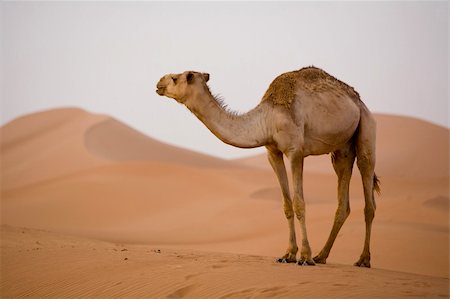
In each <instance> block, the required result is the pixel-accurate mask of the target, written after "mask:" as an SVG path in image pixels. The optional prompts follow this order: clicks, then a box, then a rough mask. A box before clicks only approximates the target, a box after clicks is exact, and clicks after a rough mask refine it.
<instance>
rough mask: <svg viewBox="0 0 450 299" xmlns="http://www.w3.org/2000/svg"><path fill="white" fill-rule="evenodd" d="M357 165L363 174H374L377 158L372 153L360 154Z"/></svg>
mask: <svg viewBox="0 0 450 299" xmlns="http://www.w3.org/2000/svg"><path fill="white" fill-rule="evenodd" d="M356 165H358V168H359V170H360V171H361V173H364V172H366V171H369V172H373V170H374V169H375V157H374V155H372V154H371V153H360V154H358V159H357V160H356Z"/></svg>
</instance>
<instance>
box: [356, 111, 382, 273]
mask: <svg viewBox="0 0 450 299" xmlns="http://www.w3.org/2000/svg"><path fill="white" fill-rule="evenodd" d="M375 134H376V124H375V120H374V119H373V118H372V116H371V115H370V113H369V112H368V111H365V110H363V111H362V113H361V121H360V125H359V132H358V135H357V138H356V156H357V165H358V168H359V171H360V172H361V178H362V183H363V187H364V200H365V207H364V216H365V221H366V237H365V241H364V249H363V252H362V254H361V257H360V258H359V260H358V261H357V262H356V263H355V266H359V267H368V268H370V235H371V231H372V221H373V218H374V217H375V209H376V205H375V197H374V189H375V190H376V189H378V179H377V178H376V175H375Z"/></svg>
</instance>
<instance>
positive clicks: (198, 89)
mask: <svg viewBox="0 0 450 299" xmlns="http://www.w3.org/2000/svg"><path fill="white" fill-rule="evenodd" d="M208 80H209V74H207V73H202V72H195V71H186V72H183V73H181V74H168V75H165V76H163V77H162V78H161V79H160V80H159V82H158V83H157V90H156V92H157V93H158V94H159V95H161V96H166V97H169V98H172V99H175V100H176V101H177V102H178V103H181V104H183V105H185V106H186V107H187V108H188V109H189V110H190V111H191V112H192V113H193V114H194V115H195V116H196V117H197V118H198V119H199V120H200V121H201V122H203V124H204V125H205V126H206V127H207V128H208V129H209V130H210V131H211V132H212V133H213V134H214V135H215V136H216V137H218V138H219V139H220V140H222V141H223V142H224V143H227V144H229V145H232V146H235V147H239V148H255V147H261V146H265V147H266V149H267V156H268V160H269V162H270V164H271V166H272V168H273V170H274V172H275V175H276V177H277V179H278V182H279V185H280V187H281V193H282V198H283V208H284V214H285V216H286V219H287V222H288V226H289V243H288V247H287V250H286V253H285V254H284V255H283V256H282V257H280V258H279V259H278V262H282V263H295V262H297V263H298V264H299V265H311V266H312V265H315V264H316V263H320V264H325V263H326V260H327V258H328V256H329V253H330V250H331V248H332V246H333V243H334V241H335V239H336V236H337V234H338V232H339V230H340V229H341V227H342V225H343V224H344V222H345V220H346V219H347V217H348V215H349V214H350V205H349V184H350V178H351V176H352V169H353V164H354V161H355V159H357V165H358V168H359V171H360V173H361V178H362V182H363V188H364V198H365V208H364V215H365V223H366V231H365V241H364V247H363V251H362V254H361V256H360V258H359V259H358V261H357V262H356V263H355V264H354V265H355V266H360V267H368V268H370V266H371V265H370V234H371V228H372V221H373V219H374V216H375V209H376V205H375V198H374V191H377V192H379V190H380V189H379V180H378V178H377V176H376V174H375V172H374V169H375V131H376V123H375V120H374V118H373V116H372V114H371V112H370V111H369V109H368V108H367V107H366V105H365V104H364V103H363V102H362V101H361V99H360V97H359V94H358V93H357V92H356V91H355V90H354V89H353V88H352V87H350V86H349V85H347V84H345V83H343V82H341V81H339V80H338V79H336V78H334V77H333V76H331V75H329V74H328V73H326V72H325V71H323V70H321V69H319V68H316V67H313V66H311V67H305V68H302V69H300V70H296V71H292V72H287V73H283V74H281V75H280V76H278V77H276V78H275V79H274V80H273V81H272V83H271V84H270V85H269V88H268V89H267V91H266V92H265V94H264V96H263V98H262V100H261V102H260V103H259V104H258V105H257V106H256V107H255V108H254V109H252V110H250V111H249V112H247V113H244V114H238V113H235V112H232V111H230V110H229V109H228V108H227V107H226V105H225V104H224V103H223V101H222V100H221V99H219V98H217V97H215V96H213V95H212V94H211V92H210V90H209V87H208V85H207V82H208ZM329 153H331V161H332V164H333V168H334V170H335V172H336V175H337V177H338V206H337V210H336V214H335V217H334V223H333V226H332V229H331V232H330V235H329V237H328V240H327V242H326V243H325V245H324V247H323V249H322V250H321V251H320V252H319V254H318V255H317V256H315V257H314V258H312V255H311V248H310V245H309V242H308V235H307V231H306V216H305V201H304V197H303V161H304V158H305V157H307V156H309V155H323V154H329ZM284 156H285V157H286V158H287V159H288V160H289V163H290V166H291V170H292V182H293V187H294V188H293V194H292V195H293V196H292V197H291V194H290V191H289V183H288V176H287V172H286V168H285V164H284V160H283V159H284ZM294 214H295V216H296V218H297V219H298V221H299V222H300V228H301V233H302V247H301V252H300V258H299V260H298V261H297V259H296V257H297V252H298V247H297V241H296V234H295V225H294Z"/></svg>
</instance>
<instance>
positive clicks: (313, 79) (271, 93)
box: [261, 66, 359, 107]
mask: <svg viewBox="0 0 450 299" xmlns="http://www.w3.org/2000/svg"><path fill="white" fill-rule="evenodd" d="M297 89H302V90H304V91H307V92H308V93H320V92H327V91H330V92H336V91H341V90H343V91H345V92H346V93H347V95H349V96H350V97H351V98H353V99H355V100H359V94H358V93H357V92H356V91H355V89H354V88H353V87H351V86H349V85H347V84H345V83H344V82H342V81H340V80H338V79H336V78H335V77H333V76H331V75H330V74H328V73H327V72H325V71H324V70H322V69H319V68H316V67H314V66H310V67H305V68H302V69H300V70H298V71H292V72H287V73H284V74H281V75H280V76H278V77H276V78H275V80H273V81H272V83H271V84H270V86H269V88H268V89H267V91H266V93H265V94H264V96H263V98H262V100H261V101H262V102H263V101H271V102H272V103H273V104H275V105H283V106H286V107H289V106H290V105H291V103H292V102H293V101H294V99H295V97H296V91H297Z"/></svg>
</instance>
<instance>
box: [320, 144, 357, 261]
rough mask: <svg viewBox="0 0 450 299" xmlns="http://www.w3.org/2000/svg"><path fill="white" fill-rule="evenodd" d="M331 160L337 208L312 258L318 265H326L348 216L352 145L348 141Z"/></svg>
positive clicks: (352, 157) (353, 153)
mask: <svg viewBox="0 0 450 299" xmlns="http://www.w3.org/2000/svg"><path fill="white" fill-rule="evenodd" d="M331 160H332V162H333V167H334V170H335V172H336V175H337V176H338V207H337V210H336V214H335V216H334V223H333V228H332V229H331V232H330V236H329V237H328V240H327V242H326V243H325V246H324V247H323V249H322V250H321V251H320V253H319V254H318V255H317V256H316V257H314V261H315V262H316V263H320V264H325V263H326V261H327V258H328V255H329V254H330V250H331V248H332V247H333V243H334V241H335V240H336V236H337V234H338V233H339V230H340V229H341V227H342V225H343V224H344V222H345V220H346V219H347V217H348V215H349V214H350V204H349V186H350V179H351V177H352V169H353V163H354V162H355V148H354V145H353V143H352V142H351V141H350V142H349V143H348V144H347V145H346V147H345V148H343V149H341V150H338V151H336V152H334V153H333V155H332V158H331Z"/></svg>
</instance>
